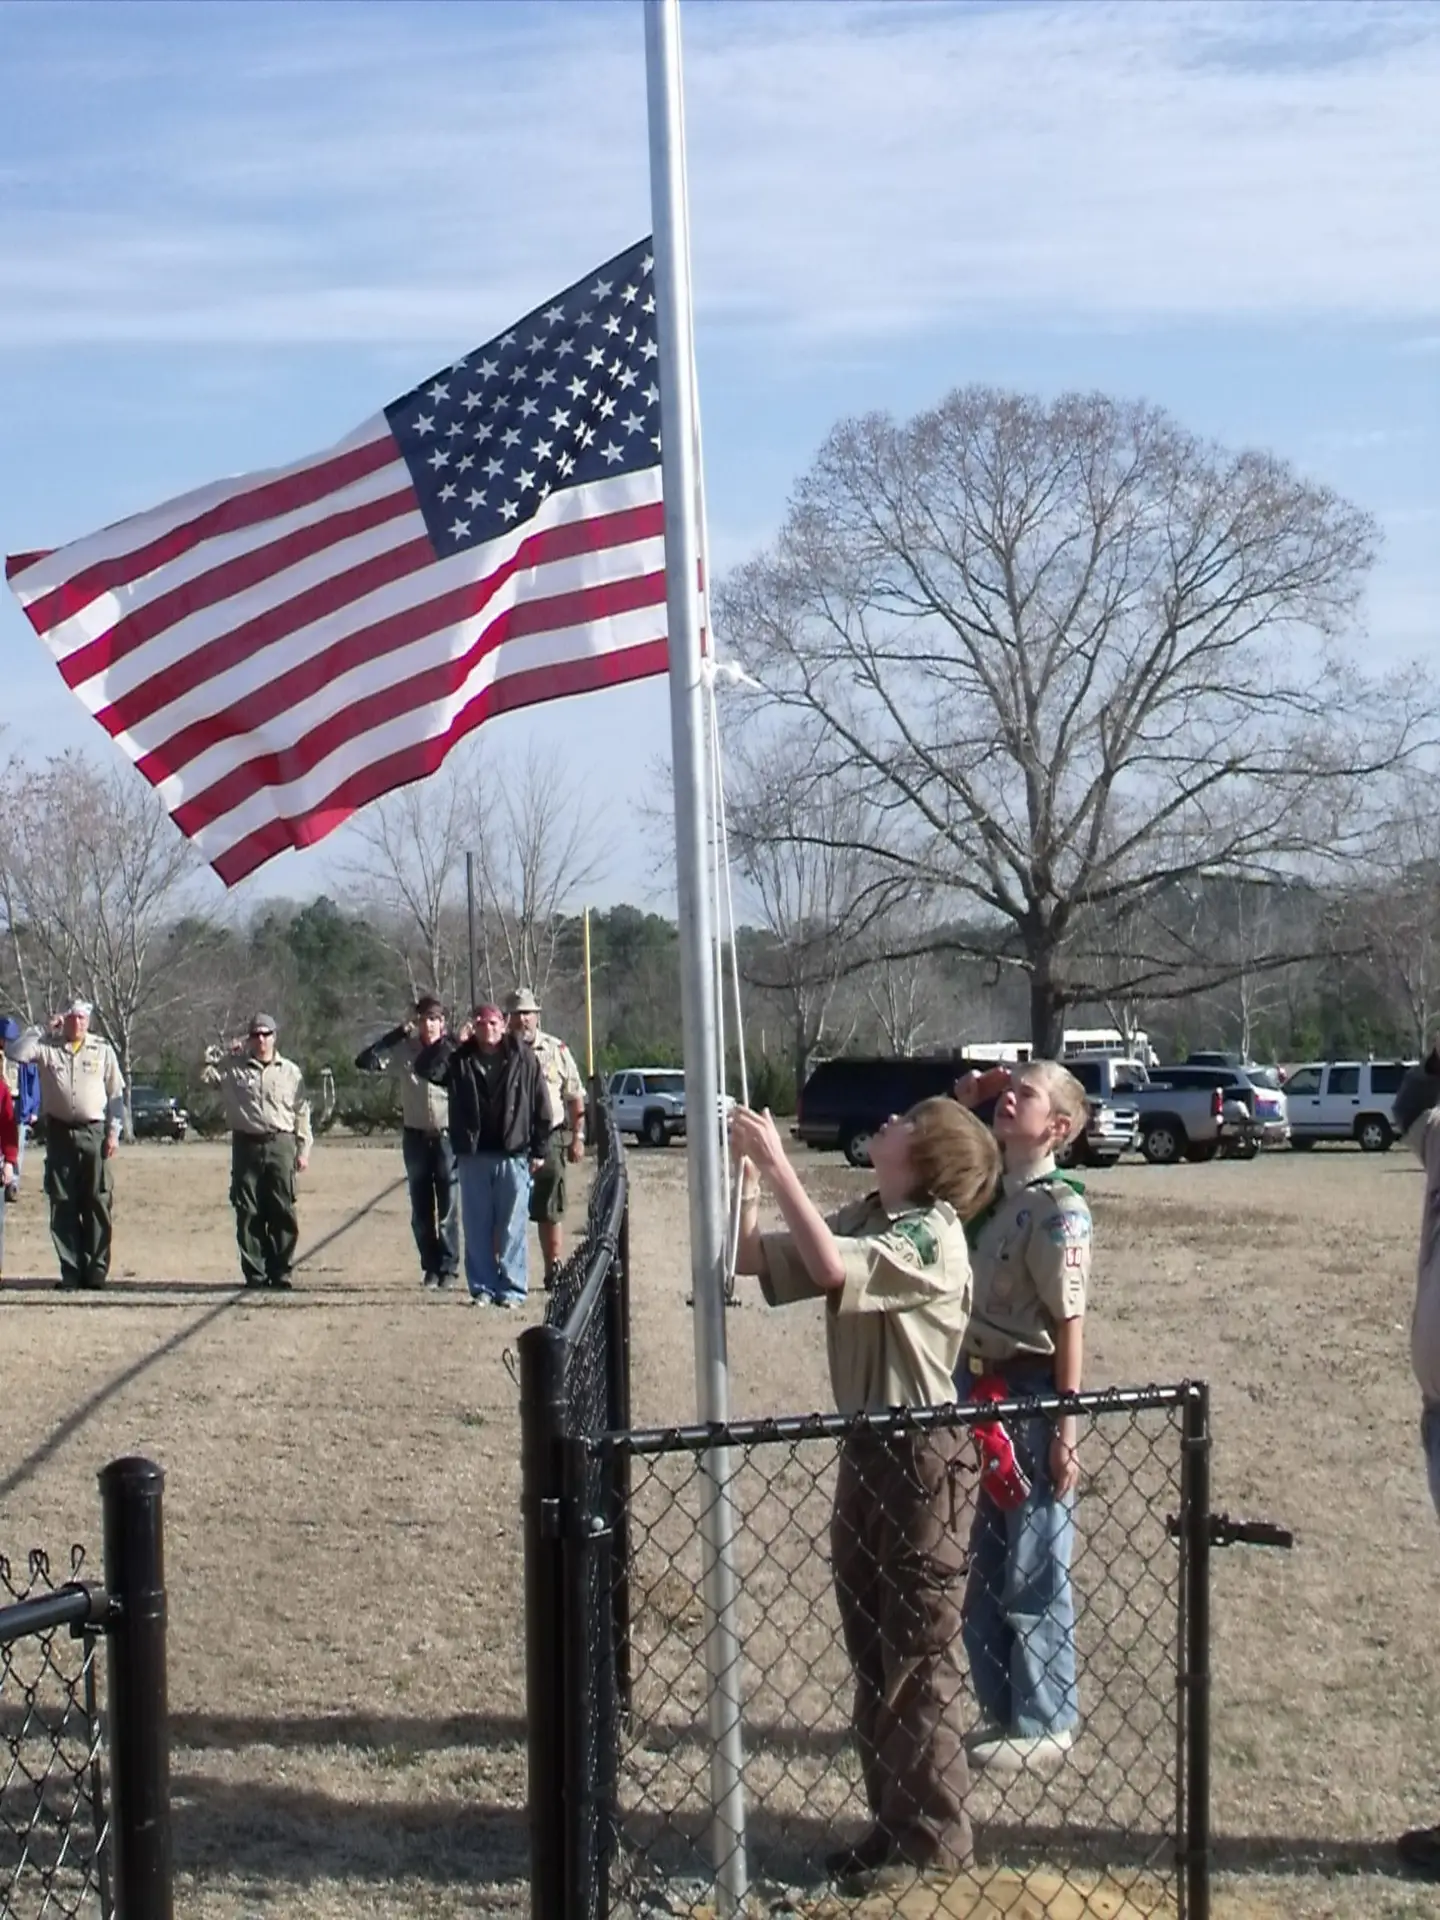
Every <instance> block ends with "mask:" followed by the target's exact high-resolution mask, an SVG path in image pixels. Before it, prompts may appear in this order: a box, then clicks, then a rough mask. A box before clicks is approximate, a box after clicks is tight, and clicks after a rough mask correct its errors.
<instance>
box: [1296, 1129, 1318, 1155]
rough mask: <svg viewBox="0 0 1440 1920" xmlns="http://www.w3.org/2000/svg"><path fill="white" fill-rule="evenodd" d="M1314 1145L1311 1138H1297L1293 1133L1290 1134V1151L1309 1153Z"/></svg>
mask: <svg viewBox="0 0 1440 1920" xmlns="http://www.w3.org/2000/svg"><path fill="white" fill-rule="evenodd" d="M1314 1145H1315V1142H1314V1141H1313V1140H1302V1139H1299V1138H1297V1137H1296V1135H1295V1134H1293V1133H1292V1134H1291V1136H1290V1151H1291V1152H1292V1153H1309V1151H1310V1149H1311V1148H1312V1147H1313V1146H1314Z"/></svg>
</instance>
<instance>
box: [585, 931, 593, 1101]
mask: <svg viewBox="0 0 1440 1920" xmlns="http://www.w3.org/2000/svg"><path fill="white" fill-rule="evenodd" d="M585 1078H586V1079H587V1080H593V1079H594V1078H595V1003H594V1001H593V999H592V998H591V995H590V909H589V908H588V907H586V909H585Z"/></svg>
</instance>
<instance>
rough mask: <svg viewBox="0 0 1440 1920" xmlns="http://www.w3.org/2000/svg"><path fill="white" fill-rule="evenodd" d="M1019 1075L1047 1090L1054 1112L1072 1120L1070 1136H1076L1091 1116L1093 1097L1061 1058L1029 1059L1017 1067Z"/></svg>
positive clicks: (1068, 1133)
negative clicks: (1063, 1063) (1089, 1095)
mask: <svg viewBox="0 0 1440 1920" xmlns="http://www.w3.org/2000/svg"><path fill="white" fill-rule="evenodd" d="M1015 1078H1016V1079H1017V1080H1029V1081H1030V1082H1032V1084H1033V1085H1035V1086H1037V1087H1040V1088H1041V1089H1042V1090H1043V1091H1044V1094H1045V1097H1046V1098H1047V1099H1048V1100H1049V1102H1050V1110H1051V1112H1052V1113H1058V1114H1060V1115H1062V1116H1063V1117H1064V1118H1065V1119H1066V1120H1068V1121H1069V1122H1070V1126H1069V1129H1068V1131H1067V1133H1066V1135H1065V1138H1066V1139H1067V1140H1073V1139H1074V1138H1075V1136H1076V1135H1077V1134H1078V1133H1079V1132H1080V1131H1081V1129H1082V1128H1083V1127H1084V1125H1085V1123H1086V1121H1088V1120H1089V1118H1090V1101H1089V1098H1088V1096H1087V1095H1086V1092H1085V1089H1084V1087H1082V1086H1081V1084H1080V1082H1079V1081H1078V1080H1077V1079H1076V1078H1075V1076H1074V1074H1073V1073H1071V1072H1070V1071H1069V1069H1068V1068H1067V1067H1062V1066H1061V1064H1060V1062H1059V1061H1058V1060H1029V1061H1027V1062H1026V1063H1025V1065H1024V1066H1022V1067H1017V1068H1016V1069H1015Z"/></svg>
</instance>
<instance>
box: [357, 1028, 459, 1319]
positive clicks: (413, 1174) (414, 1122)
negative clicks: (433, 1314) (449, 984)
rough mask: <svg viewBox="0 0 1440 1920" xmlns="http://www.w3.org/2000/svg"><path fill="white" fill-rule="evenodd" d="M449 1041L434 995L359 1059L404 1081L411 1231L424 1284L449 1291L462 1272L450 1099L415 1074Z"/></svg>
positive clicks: (366, 1069) (368, 1068)
mask: <svg viewBox="0 0 1440 1920" xmlns="http://www.w3.org/2000/svg"><path fill="white" fill-rule="evenodd" d="M444 1037H445V1009H444V1007H443V1006H442V1005H441V1004H440V1002H439V1001H438V1000H437V999H436V998H435V995H434V994H433V993H422V994H421V996H420V998H419V999H418V1000H417V1001H416V1002H415V1017H414V1019H413V1020H406V1021H404V1022H402V1023H401V1025H400V1026H398V1027H392V1028H391V1029H390V1031H389V1033H382V1034H381V1036H380V1038H379V1039H378V1040H376V1041H375V1042H374V1043H373V1045H371V1046H368V1047H363V1048H362V1049H361V1050H360V1052H359V1053H357V1054H356V1056H355V1064H356V1066H357V1067H358V1068H359V1069H360V1071H361V1073H384V1072H385V1071H386V1069H387V1068H389V1069H390V1070H391V1071H393V1072H394V1073H395V1074H397V1075H398V1077H399V1080H400V1116H401V1121H402V1123H403V1124H402V1131H401V1135H400V1151H401V1156H402V1158H403V1160H404V1163H405V1180H406V1184H407V1185H408V1186H409V1189H410V1232H411V1234H412V1235H413V1237H414V1240H415V1250H416V1252H417V1253H418V1254H419V1255H420V1274H421V1280H422V1284H423V1285H425V1286H427V1287H439V1288H442V1289H443V1288H446V1287H449V1286H451V1285H452V1284H453V1283H454V1279H455V1276H456V1274H457V1273H458V1272H459V1271H460V1218H459V1213H460V1208H459V1200H458V1193H459V1188H458V1187H457V1185H456V1174H455V1149H454V1147H453V1146H452V1144H451V1141H450V1135H449V1133H448V1132H447V1131H446V1129H447V1128H448V1127H449V1124H450V1099H449V1096H448V1095H447V1093H446V1091H445V1089H444V1087H436V1086H431V1084H430V1082H429V1081H428V1080H422V1079H421V1078H420V1077H419V1076H418V1075H417V1074H416V1072H415V1062H416V1060H418V1059H419V1057H420V1055H421V1054H422V1053H423V1052H424V1051H425V1049H426V1048H427V1047H433V1046H434V1045H435V1043H436V1041H438V1040H442V1039H443V1038H444Z"/></svg>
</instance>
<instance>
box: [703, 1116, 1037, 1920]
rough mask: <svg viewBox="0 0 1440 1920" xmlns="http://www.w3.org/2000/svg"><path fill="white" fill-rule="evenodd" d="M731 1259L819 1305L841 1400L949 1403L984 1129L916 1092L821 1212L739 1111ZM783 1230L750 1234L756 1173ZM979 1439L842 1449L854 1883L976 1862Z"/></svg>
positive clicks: (982, 1189)
mask: <svg viewBox="0 0 1440 1920" xmlns="http://www.w3.org/2000/svg"><path fill="white" fill-rule="evenodd" d="M730 1145H731V1152H732V1154H733V1155H734V1157H735V1159H736V1161H737V1162H738V1165H739V1183H740V1194H741V1213H740V1240H739V1251H738V1257H737V1260H736V1270H737V1272H740V1273H753V1274H756V1275H757V1276H758V1277H759V1280H760V1285H761V1287H762V1289H763V1290H764V1293H765V1297H766V1299H767V1300H768V1301H769V1302H770V1304H771V1305H772V1306H785V1305H788V1304H789V1303H790V1302H791V1301H796V1300H812V1299H815V1298H817V1297H818V1298H823V1299H824V1301H825V1304H826V1309H827V1311H826V1315H825V1339H826V1346H827V1348H828V1351H829V1359H830V1383H831V1386H832V1388H833V1390H834V1394H835V1405H836V1407H837V1408H838V1409H839V1411H840V1412H841V1413H844V1414H858V1413H868V1414H876V1415H883V1414H884V1413H885V1412H886V1411H887V1410H888V1409H890V1408H908V1407H914V1408H919V1407H928V1406H943V1405H944V1404H946V1403H947V1402H948V1401H950V1400H952V1399H953V1398H954V1388H953V1386H952V1384H951V1371H952V1369H953V1368H954V1366H955V1362H956V1360H957V1359H958V1358H959V1354H960V1347H961V1342H962V1340H963V1338H964V1334H965V1328H966V1324H967V1322H968V1320H969V1316H970V1256H969V1249H968V1246H967V1243H966V1238H965V1222H966V1221H968V1220H970V1219H972V1218H974V1217H975V1215H977V1214H978V1213H980V1212H981V1211H982V1210H983V1209H984V1208H985V1206H986V1205H987V1204H988V1202H989V1200H990V1197H991V1195H992V1194H993V1192H994V1191H995V1187H996V1183H997V1182H998V1180H999V1177H1000V1154H999V1149H998V1148H997V1146H996V1144H995V1141H994V1140H993V1139H992V1138H991V1136H990V1135H989V1134H988V1132H987V1131H986V1129H985V1128H984V1127H982V1126H981V1124H980V1122H979V1121H978V1120H977V1119H976V1118H975V1117H974V1115H973V1114H970V1113H966V1112H965V1111H964V1110H963V1109H962V1108H961V1107H959V1106H957V1105H956V1103H955V1102H954V1101H952V1100H922V1101H921V1102H920V1104H919V1105H918V1106H916V1107H912V1108H911V1110H910V1111H909V1113H907V1114H905V1115H903V1116H900V1117H893V1118H891V1119H890V1120H888V1121H887V1122H886V1123H885V1125H884V1127H882V1128H881V1130H880V1131H879V1133H877V1134H876V1135H875V1137H874V1140H873V1142H872V1144H871V1152H870V1158H871V1164H872V1166H873V1168H874V1171H875V1180H876V1190H875V1192H874V1193H872V1194H869V1195H867V1196H866V1198H865V1199H863V1200H859V1201H856V1202H854V1203H853V1204H852V1205H850V1206H847V1207H842V1208H841V1209H840V1210H839V1211H838V1212H837V1213H833V1214H831V1215H830V1216H829V1218H828V1219H827V1218H826V1217H825V1216H824V1215H822V1214H821V1212H820V1211H819V1209H818V1208H817V1207H816V1205H815V1203H814V1202H813V1201H812V1200H811V1199H810V1197H809V1195H808V1194H807V1193H806V1191H805V1189H804V1187H803V1186H802V1185H801V1182H800V1178H799V1175H798V1174H797V1173H796V1172H795V1169H794V1168H793V1167H792V1166H791V1164H790V1161H789V1158H788V1156H787V1155H786V1152H785V1145H784V1142H783V1141H782V1140H781V1138H780V1134H779V1130H778V1129H777V1127H776V1125H775V1122H774V1121H773V1120H772V1119H771V1117H770V1115H769V1114H768V1113H751V1112H749V1111H748V1110H746V1109H745V1108H736V1110H735V1112H734V1113H733V1115H732V1116H731V1120H730ZM757 1173H758V1175H759V1176H760V1177H761V1178H763V1180H764V1181H765V1183H766V1185H767V1186H768V1187H769V1188H770V1190H771V1193H772V1195H773V1196H774V1199H775V1201H776V1204H777V1205H778V1206H779V1209H780V1212H781V1214H782V1216H783V1218H784V1221H785V1231H784V1232H781V1233H765V1234H762V1233H761V1232H760V1230H759V1214H758V1206H759V1180H757V1178H756V1175H757ZM974 1472H975V1462H974V1445H973V1441H972V1438H971V1434H970V1432H969V1430H968V1429H966V1428H957V1427H953V1426H949V1427H947V1426H945V1425H940V1426H936V1427H933V1428H930V1429H927V1430H925V1431H923V1432H918V1433H917V1432H914V1431H913V1430H908V1431H907V1430H906V1429H905V1428H904V1427H903V1426H901V1425H899V1424H898V1423H890V1424H882V1425H880V1426H879V1427H878V1429H872V1430H870V1431H860V1432H852V1433H849V1434H847V1435H846V1436H845V1439H844V1440H843V1441H842V1443H841V1448H840V1470H839V1474H838V1477H837V1479H836V1484H835V1505H834V1510H833V1513H832V1517H831V1523H830V1552H831V1564H832V1571H833V1575H834V1580H835V1597H836V1600H837V1602H838V1604H839V1610H840V1622H841V1626H842V1629H843V1631H844V1635H845V1650H846V1652H847V1653H848V1654H849V1656H850V1664H851V1666H852V1668H853V1669H854V1673H855V1738H856V1744H857V1746H858V1747H859V1749H860V1765H861V1771H862V1775H863V1778H864V1782H865V1794H866V1798H867V1800H868V1801H869V1806H870V1815H871V1824H870V1826H869V1828H868V1829H867V1830H866V1832H865V1833H864V1834H863V1835H862V1836H861V1838H860V1839H859V1840H857V1841H856V1842H855V1843H854V1844H853V1845H852V1846H849V1847H845V1848H842V1849H841V1850H840V1851H839V1852H837V1853H833V1854H831V1855H829V1856H827V1858H826V1861H825V1868H826V1871H827V1873H828V1874H829V1875H830V1876H831V1878H832V1879H835V1880H838V1881H840V1882H842V1883H843V1884H844V1886H845V1889H846V1891H847V1892H854V1893H856V1894H860V1893H864V1892H874V1891H879V1890H881V1889H884V1888H889V1887H892V1886H898V1885H902V1884H904V1882H905V1881H906V1880H907V1879H910V1878H912V1877H913V1876H914V1875H915V1874H916V1873H917V1871H918V1872H922V1873H923V1872H926V1871H927V1870H935V1871H938V1872H942V1873H946V1874H950V1875H953V1874H954V1873H956V1872H958V1871H959V1870H961V1869H962V1868H964V1867H967V1866H969V1865H970V1863H971V1861H972V1859H973V1857H974V1850H973V1842H972V1836H971V1831H970V1819H969V1814H968V1811H967V1806H966V1802H967V1799H968V1797H969V1789H970V1780H969V1771H968V1768H967V1766H966V1761H965V1722H966V1720H967V1718H968V1705H967V1701H968V1692H967V1688H966V1685H965V1676H964V1672H963V1666H962V1661H961V1659H960V1649H959V1638H960V1594H961V1587H962V1584H963V1580H964V1573H965V1522H966V1520H967V1518H968V1516H969V1510H970V1507H971V1504H972V1500H973V1484H974V1482H973V1476H974Z"/></svg>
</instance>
